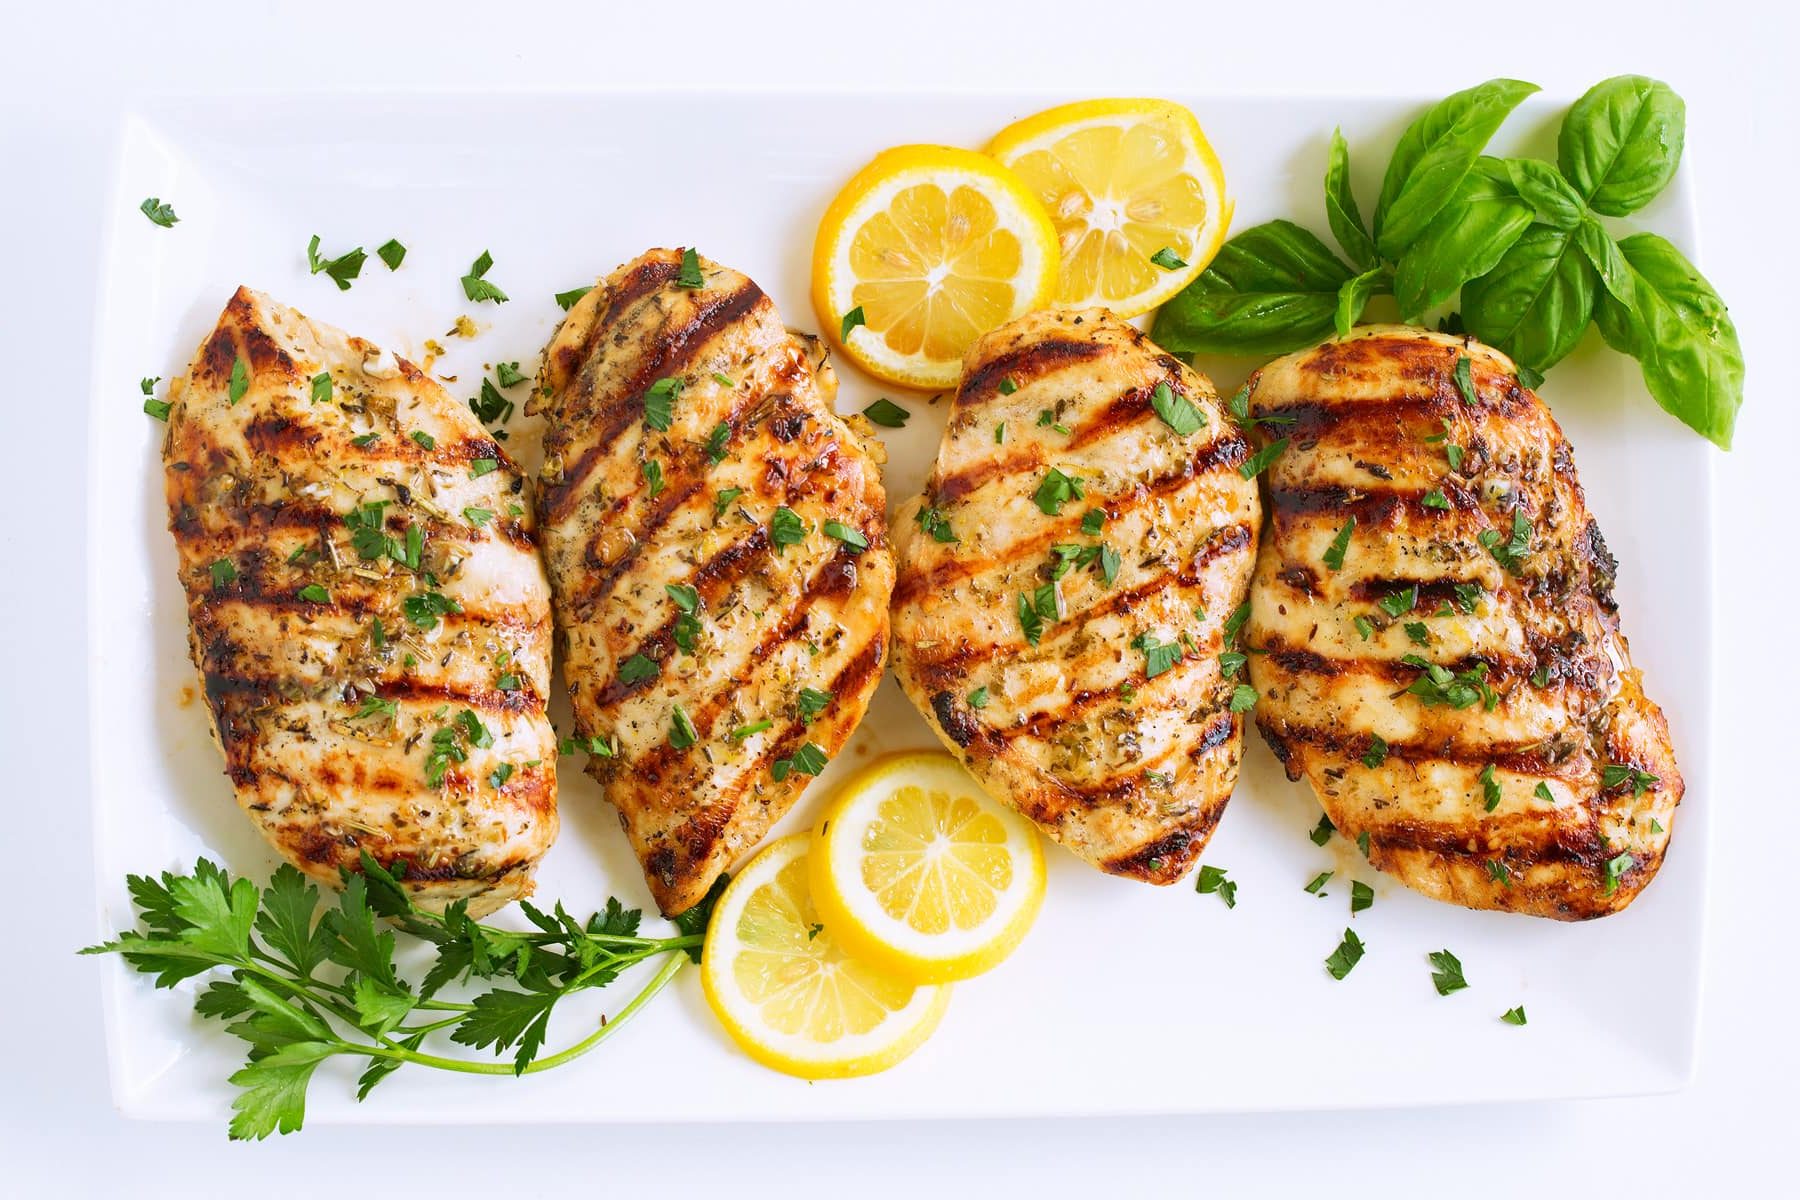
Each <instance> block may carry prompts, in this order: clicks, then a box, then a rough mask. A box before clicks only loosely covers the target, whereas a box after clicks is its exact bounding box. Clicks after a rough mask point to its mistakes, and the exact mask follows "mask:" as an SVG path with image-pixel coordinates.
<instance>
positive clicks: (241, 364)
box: [225, 354, 250, 408]
mask: <svg viewBox="0 0 1800 1200" xmlns="http://www.w3.org/2000/svg"><path fill="white" fill-rule="evenodd" d="M249 390H250V367H249V364H248V363H246V362H245V361H244V356H243V355H241V354H240V355H238V356H237V357H236V358H234V359H232V360H231V379H230V380H229V381H227V383H226V384H225V405H226V407H227V408H229V407H230V406H231V405H234V404H236V403H237V402H238V401H239V400H242V399H243V398H244V393H245V392H247V391H249Z"/></svg>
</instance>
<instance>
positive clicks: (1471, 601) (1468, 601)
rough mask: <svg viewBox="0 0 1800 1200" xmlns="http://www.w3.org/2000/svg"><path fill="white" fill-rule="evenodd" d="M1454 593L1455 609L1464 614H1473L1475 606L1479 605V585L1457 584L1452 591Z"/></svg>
mask: <svg viewBox="0 0 1800 1200" xmlns="http://www.w3.org/2000/svg"><path fill="white" fill-rule="evenodd" d="M1452 590H1454V591H1455V592H1456V607H1458V608H1460V609H1462V611H1463V612H1465V613H1473V612H1474V611H1475V606H1476V605H1477V604H1479V603H1481V596H1482V592H1481V585H1480V584H1479V583H1459V584H1456V585H1455V586H1454V588H1453V589H1452Z"/></svg>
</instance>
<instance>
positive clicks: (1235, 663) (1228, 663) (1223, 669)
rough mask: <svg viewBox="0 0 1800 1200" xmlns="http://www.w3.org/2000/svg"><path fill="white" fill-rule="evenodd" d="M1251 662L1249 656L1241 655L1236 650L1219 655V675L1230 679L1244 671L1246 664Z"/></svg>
mask: <svg viewBox="0 0 1800 1200" xmlns="http://www.w3.org/2000/svg"><path fill="white" fill-rule="evenodd" d="M1249 661H1250V656H1249V655H1247V654H1240V653H1239V652H1238V651H1236V650H1227V651H1225V653H1223V654H1221V655H1219V674H1221V675H1223V676H1225V677H1226V678H1227V679H1229V678H1230V677H1231V676H1233V675H1236V674H1237V673H1238V672H1239V671H1241V670H1243V669H1244V664H1245V663H1247V662H1249Z"/></svg>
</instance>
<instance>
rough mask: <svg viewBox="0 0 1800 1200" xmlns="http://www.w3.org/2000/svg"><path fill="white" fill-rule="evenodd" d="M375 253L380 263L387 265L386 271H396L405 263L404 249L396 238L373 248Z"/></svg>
mask: <svg viewBox="0 0 1800 1200" xmlns="http://www.w3.org/2000/svg"><path fill="white" fill-rule="evenodd" d="M375 253H376V255H377V256H378V257H380V259H381V261H382V262H384V263H386V264H387V269H388V270H390V271H398V270H399V269H400V264H401V263H402V262H405V261H406V247H405V246H402V245H401V244H400V239H398V238H389V239H388V240H387V241H385V242H383V243H381V245H379V246H377V247H375Z"/></svg>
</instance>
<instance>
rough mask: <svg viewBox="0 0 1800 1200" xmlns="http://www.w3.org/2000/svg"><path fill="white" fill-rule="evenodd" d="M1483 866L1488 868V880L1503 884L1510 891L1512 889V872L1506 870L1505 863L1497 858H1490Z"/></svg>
mask: <svg viewBox="0 0 1800 1200" xmlns="http://www.w3.org/2000/svg"><path fill="white" fill-rule="evenodd" d="M1483 865H1485V866H1486V867H1487V873H1488V878H1489V879H1490V880H1492V881H1493V882H1495V883H1498V884H1501V885H1502V886H1504V887H1506V888H1507V889H1508V890H1510V889H1511V888H1512V872H1511V871H1509V870H1507V869H1506V864H1505V863H1503V862H1501V861H1500V860H1499V859H1497V858H1490V859H1488V860H1487V862H1486V863H1485V864H1483Z"/></svg>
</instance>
